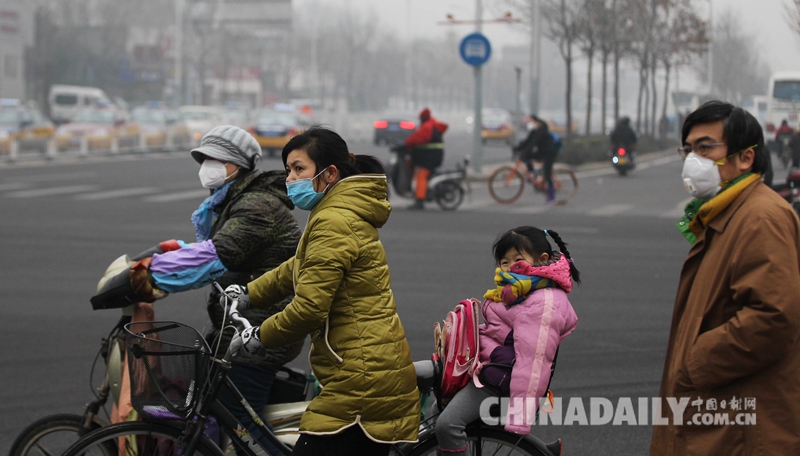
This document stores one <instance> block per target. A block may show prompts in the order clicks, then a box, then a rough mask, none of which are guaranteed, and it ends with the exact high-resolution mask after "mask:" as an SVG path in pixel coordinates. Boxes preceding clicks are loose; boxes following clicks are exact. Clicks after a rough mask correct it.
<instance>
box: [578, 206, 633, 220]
mask: <svg viewBox="0 0 800 456" xmlns="http://www.w3.org/2000/svg"><path fill="white" fill-rule="evenodd" d="M631 208H633V205H631V204H608V205H606V206H601V207H598V208H597V209H592V210H591V211H589V212H587V214H588V215H595V216H601V217H608V216H612V215H618V214H621V213H623V212H626V211H628V210H630V209H631Z"/></svg>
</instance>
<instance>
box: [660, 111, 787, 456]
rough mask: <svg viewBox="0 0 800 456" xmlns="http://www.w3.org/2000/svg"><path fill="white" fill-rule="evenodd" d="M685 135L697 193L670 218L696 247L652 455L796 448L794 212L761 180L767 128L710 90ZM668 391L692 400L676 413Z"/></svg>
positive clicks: (687, 166)
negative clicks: (749, 419)
mask: <svg viewBox="0 0 800 456" xmlns="http://www.w3.org/2000/svg"><path fill="white" fill-rule="evenodd" d="M681 139H682V143H683V147H682V148H681V152H682V153H684V154H686V155H687V156H686V159H685V162H684V165H683V181H684V184H685V185H686V188H687V190H688V191H689V194H690V195H691V196H693V197H694V199H693V200H692V201H691V202H690V203H689V204H688V205H687V206H686V210H685V212H686V213H685V215H684V216H683V217H682V218H681V220H680V221H679V222H678V224H677V227H678V229H679V230H680V232H681V234H682V235H683V236H684V237H685V238H686V239H687V240H688V241H689V243H690V244H691V247H690V250H689V255H688V257H687V258H686V260H685V262H684V264H683V269H682V270H681V274H680V282H679V284H678V291H677V296H676V298H675V306H674V310H673V316H672V327H671V329H670V335H669V342H668V345H667V354H666V361H665V363H664V372H663V376H662V379H661V390H660V396H661V398H662V413H663V415H664V416H666V417H667V418H668V421H669V423H668V424H667V425H656V426H654V429H653V435H652V442H651V446H650V454H651V455H652V456H662V455H664V456H666V455H670V456H671V455H681V456H687V455H698V456H699V455H703V456H710V455H720V456H723V455H724V456H729V455H779V454H780V455H790V454H791V455H796V454H800V383H798V378H800V337H798V335H800V221H798V217H797V215H796V214H795V213H794V211H793V210H792V208H791V207H790V206H789V205H788V204H787V203H786V201H784V200H783V199H782V198H781V197H780V196H778V194H777V193H775V192H774V191H773V190H771V189H770V188H769V187H767V186H766V185H764V184H763V183H762V181H761V179H762V174H763V173H764V172H765V171H766V170H767V167H768V161H767V157H765V149H764V135H763V132H762V130H761V127H760V126H759V124H758V121H757V120H756V119H755V117H753V116H752V115H751V114H749V113H748V112H747V111H745V110H743V109H742V108H739V107H734V106H733V105H731V104H728V103H723V102H720V101H710V102H708V103H706V104H704V105H702V106H700V107H699V108H698V109H697V110H696V111H694V112H692V113H691V114H690V115H688V116H687V117H686V120H685V122H684V124H683V128H682V134H681ZM666 398H676V399H675V400H677V401H680V400H684V401H688V402H687V404H689V405H688V406H687V407H686V408H685V410H684V411H683V414H682V416H674V415H673V413H672V412H671V408H670V407H669V406H668V405H667V403H666V401H665V399H666ZM743 403H744V406H745V407H742V404H743ZM747 411H749V412H752V413H754V414H755V422H754V423H748V424H742V423H744V420H743V419H737V417H738V415H739V414H740V413H743V412H747ZM705 413H711V414H712V415H710V416H712V418H714V419H713V420H700V419H698V417H700V416H702V414H705ZM709 422H710V423H711V424H707V423H709Z"/></svg>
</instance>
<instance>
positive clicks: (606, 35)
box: [592, 0, 616, 133]
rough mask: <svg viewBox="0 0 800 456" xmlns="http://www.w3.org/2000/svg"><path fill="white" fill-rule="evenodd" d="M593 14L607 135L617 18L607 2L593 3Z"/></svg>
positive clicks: (601, 116)
mask: <svg viewBox="0 0 800 456" xmlns="http://www.w3.org/2000/svg"><path fill="white" fill-rule="evenodd" d="M592 3H593V5H595V7H594V11H593V14H595V16H596V24H597V25H598V27H597V30H598V32H597V36H598V47H599V52H600V68H601V81H602V82H601V86H602V87H601V89H600V119H601V120H600V123H601V131H602V132H604V133H605V127H606V117H607V113H606V104H607V100H608V63H609V60H610V58H611V56H612V55H613V52H614V35H615V30H614V28H615V22H616V21H615V18H614V16H613V11H612V10H611V7H610V5H609V2H608V1H607V0H601V1H596V2H592Z"/></svg>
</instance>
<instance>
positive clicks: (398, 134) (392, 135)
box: [373, 114, 417, 146]
mask: <svg viewBox="0 0 800 456" xmlns="http://www.w3.org/2000/svg"><path fill="white" fill-rule="evenodd" d="M373 126H374V127H375V138H374V142H375V145H376V146H378V145H380V144H401V143H403V142H404V141H405V140H406V138H407V137H408V136H409V135H411V133H414V130H416V129H417V120H416V119H415V118H414V116H409V115H398V114H390V115H387V116H384V117H381V118H379V119H377V120H376V121H375V122H373Z"/></svg>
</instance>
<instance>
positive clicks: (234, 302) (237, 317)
mask: <svg viewBox="0 0 800 456" xmlns="http://www.w3.org/2000/svg"><path fill="white" fill-rule="evenodd" d="M214 286H215V287H217V290H219V292H220V293H221V294H222V295H223V296H225V298H227V299H230V300H231V307H230V309H229V310H228V315H229V316H230V317H231V320H233V321H235V322H236V323H239V324H240V325H242V329H247V328H249V327H251V326H253V325H251V324H250V322H249V321H247V319H246V318H244V317H242V314H240V313H239V310H238V307H239V300H238V299H234V298H231V297H230V296H228V294H227V293H225V290H223V289H222V286H220V284H219V283H217V282H214Z"/></svg>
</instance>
